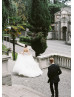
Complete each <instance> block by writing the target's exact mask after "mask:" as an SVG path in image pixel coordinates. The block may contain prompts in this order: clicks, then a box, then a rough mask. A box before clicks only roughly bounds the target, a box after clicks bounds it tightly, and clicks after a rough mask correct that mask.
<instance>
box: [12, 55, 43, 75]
mask: <svg viewBox="0 0 74 97" xmlns="http://www.w3.org/2000/svg"><path fill="white" fill-rule="evenodd" d="M13 73H16V74H18V75H23V76H27V77H36V76H39V75H42V70H41V69H40V67H39V64H38V63H37V62H36V61H35V60H34V58H33V57H32V55H28V54H24V55H23V54H18V57H17V60H16V62H15V65H14V67H13Z"/></svg>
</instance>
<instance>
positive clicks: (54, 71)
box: [47, 64, 62, 97]
mask: <svg viewBox="0 0 74 97" xmlns="http://www.w3.org/2000/svg"><path fill="white" fill-rule="evenodd" d="M61 73H62V72H61V69H60V67H59V66H58V65H56V64H52V65H50V66H49V67H48V74H47V75H48V77H49V80H48V83H49V82H50V90H51V93H52V95H53V96H52V97H54V89H53V84H54V88H55V97H58V82H59V81H60V78H59V75H60V74H61Z"/></svg>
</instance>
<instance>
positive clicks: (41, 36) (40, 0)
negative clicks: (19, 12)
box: [28, 0, 50, 56]
mask: <svg viewBox="0 0 74 97" xmlns="http://www.w3.org/2000/svg"><path fill="white" fill-rule="evenodd" d="M28 23H29V24H30V26H29V30H30V31H31V32H32V33H33V34H32V40H31V46H32V48H33V50H35V52H36V56H38V55H39V54H41V53H43V52H44V51H45V49H46V48H47V44H46V37H47V35H48V31H49V25H50V12H49V10H48V2H47V0H31V2H30V4H29V7H28Z"/></svg>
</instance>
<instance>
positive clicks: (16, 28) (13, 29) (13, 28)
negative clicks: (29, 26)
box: [5, 26, 25, 60]
mask: <svg viewBox="0 0 74 97" xmlns="http://www.w3.org/2000/svg"><path fill="white" fill-rule="evenodd" d="M21 29H23V30H25V29H24V28H23V27H22V26H10V27H7V28H6V29H5V31H6V32H8V33H10V34H11V36H12V39H13V60H15V38H16V36H18V34H20V30H21Z"/></svg>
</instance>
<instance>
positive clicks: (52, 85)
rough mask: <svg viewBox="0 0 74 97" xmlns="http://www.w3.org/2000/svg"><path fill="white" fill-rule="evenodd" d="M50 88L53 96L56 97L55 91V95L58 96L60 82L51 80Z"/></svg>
mask: <svg viewBox="0 0 74 97" xmlns="http://www.w3.org/2000/svg"><path fill="white" fill-rule="evenodd" d="M50 90H51V94H52V97H54V91H55V97H58V82H57V83H53V82H50Z"/></svg>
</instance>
